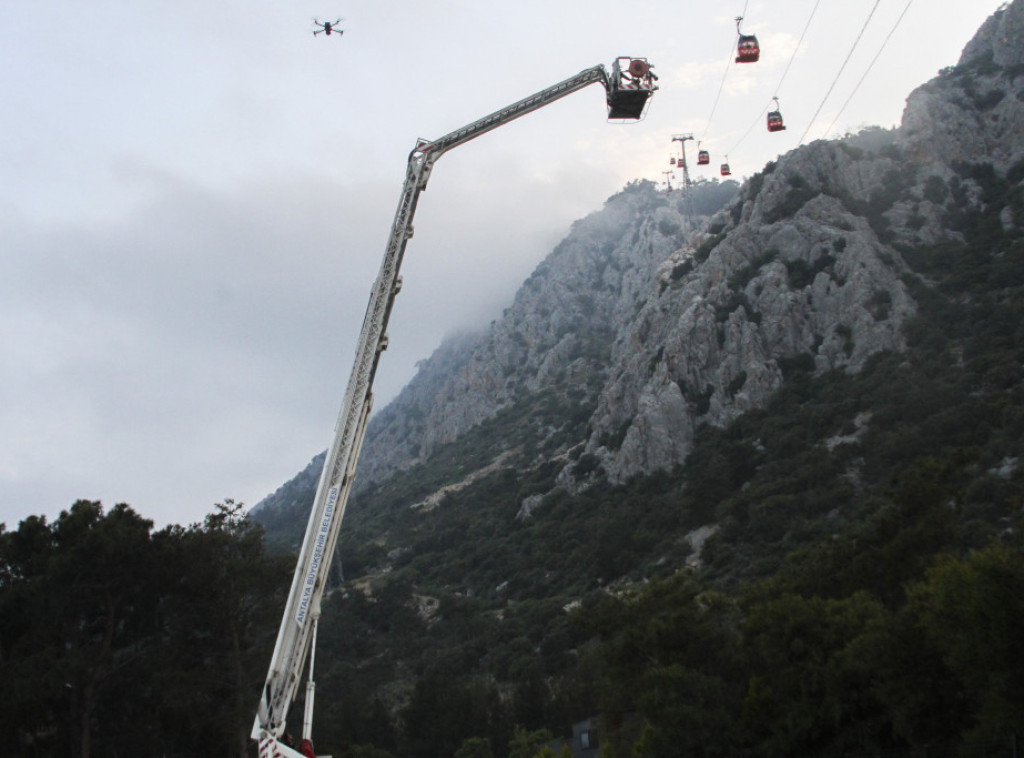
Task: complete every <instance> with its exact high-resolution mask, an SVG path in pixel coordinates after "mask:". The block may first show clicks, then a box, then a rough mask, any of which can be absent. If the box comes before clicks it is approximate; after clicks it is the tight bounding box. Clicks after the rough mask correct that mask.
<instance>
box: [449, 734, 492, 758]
mask: <svg viewBox="0 0 1024 758" xmlns="http://www.w3.org/2000/svg"><path fill="white" fill-rule="evenodd" d="M455 758H494V753H492V752H491V742H490V740H488V739H487V738H485V737H467V738H466V739H464V740H463V741H462V744H461V745H459V749H458V750H456V751H455Z"/></svg>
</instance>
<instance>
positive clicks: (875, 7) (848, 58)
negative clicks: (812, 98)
mask: <svg viewBox="0 0 1024 758" xmlns="http://www.w3.org/2000/svg"><path fill="white" fill-rule="evenodd" d="M881 2H882V0H875V4H874V6H873V7H872V8H871V13H869V14H868V18H867V20H866V21H865V22H864V26H862V27H861V28H860V34H858V35H857V39H855V40H854V41H853V46H852V47H850V52H848V53H847V54H846V60H844V61H843V65H842V66H840V67H839V72H838V73H837V74H836V78H835V79H833V80H832V84H831V85H829V88H828V92H826V93H825V97H823V98H822V99H821V104H820V105H818V109H817V110H816V111H814V115H813V116H811V120H810V121H809V122H808V123H807V128H806V129H804V133H803V134H801V135H800V141H799V142H797V144H798V145H802V144H803V143H804V138H805V137H807V133H808V132H809V131H811V126H813V125H814V119H816V118H817V117H818V114H819V113H821V109H822V108H824V107H825V101H827V100H828V98H829V95H831V94H832V90H833V89H835V86H836V82H838V81H839V77H840V76H842V75H843V70H844V69H845V68H846V64H847V63H849V62H850V58H851V57H853V51H854V50H856V49H857V45H858V44H860V39H861V37H863V36H864V31H865V30H866V29H867V28H868V24H870V23H871V17H872V16H874V15H875V11H876V10H878V5H879V3H881Z"/></svg>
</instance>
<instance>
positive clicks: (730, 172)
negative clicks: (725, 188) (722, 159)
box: [722, 163, 732, 176]
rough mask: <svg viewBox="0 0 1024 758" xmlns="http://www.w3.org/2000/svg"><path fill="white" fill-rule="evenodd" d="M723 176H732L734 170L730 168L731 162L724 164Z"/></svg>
mask: <svg viewBox="0 0 1024 758" xmlns="http://www.w3.org/2000/svg"><path fill="white" fill-rule="evenodd" d="M722 176H732V171H730V170H729V164H728V163H723V164H722Z"/></svg>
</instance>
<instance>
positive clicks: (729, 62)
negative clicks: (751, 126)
mask: <svg viewBox="0 0 1024 758" xmlns="http://www.w3.org/2000/svg"><path fill="white" fill-rule="evenodd" d="M749 3H750V0H746V2H744V3H743V12H742V13H741V14H740V18H743V17H744V16H746V15H747V5H748V4H749ZM733 44H734V43H730V44H729V58H728V59H727V60H726V61H725V71H724V72H723V73H722V81H721V83H720V84H719V85H718V94H717V95H715V104H714V105H712V106H711V113H710V115H709V116H708V123H707V125H706V126H705V127H704V133H703V134H701V135H700V141H703V140H704V138H705V137H706V136H707V135H708V130H709V129H711V119H713V118H714V117H715V111H716V110H718V101H719V100H720V99H721V97H722V90H723V89H725V79H726V77H728V76H729V67H730V66H731V65H732V58H733V52H732V51H733Z"/></svg>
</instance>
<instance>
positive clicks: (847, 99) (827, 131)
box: [822, 0, 914, 137]
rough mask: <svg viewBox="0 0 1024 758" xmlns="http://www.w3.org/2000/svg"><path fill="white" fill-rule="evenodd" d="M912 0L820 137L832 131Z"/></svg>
mask: <svg viewBox="0 0 1024 758" xmlns="http://www.w3.org/2000/svg"><path fill="white" fill-rule="evenodd" d="M913 2H914V0H907V5H906V7H905V8H904V9H903V13H901V14H900V17H899V18H898V19H896V23H895V24H893V27H892V29H890V30H889V34H887V35H886V37H885V41H884V42H882V46H881V47H880V48H878V52H877V53H875V57H874V58H872V59H871V63H869V64H868V67H867V69H865V71H864V74H863V75H862V76H861V78H860V80H859V81H858V82H857V86H856V87H854V88H853V92H851V93H850V96H849V97H848V98H846V102H845V103H843V107H842V108H840V109H839V113H837V114H836V117H835V118H834V119H832V123H831V124H829V125H828V129H826V130H825V133H824V134H823V135H822V137H828V135H829V134H830V133H831V132H832V127H833V126H835V125H836V122H837V121H839V117H840V116H842V115H843V111H845V110H846V106H848V105H849V104H850V101H851V100H853V96H854V95H856V94H857V90H859V89H860V85H862V84H863V83H864V80H865V79H866V78H867V75H868V74H869V73H870V72H871V67H872V66H874V65H875V61H877V60H878V58H879V56H880V55H881V54H882V51H883V50H885V46H886V45H888V44H889V40H890V39H891V38H892V35H893V33H894V32H895V31H896V27H898V26H899V25H900V22H901V21H902V20H903V17H904V16H906V15H907V11H908V10H910V4H911V3H913Z"/></svg>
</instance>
